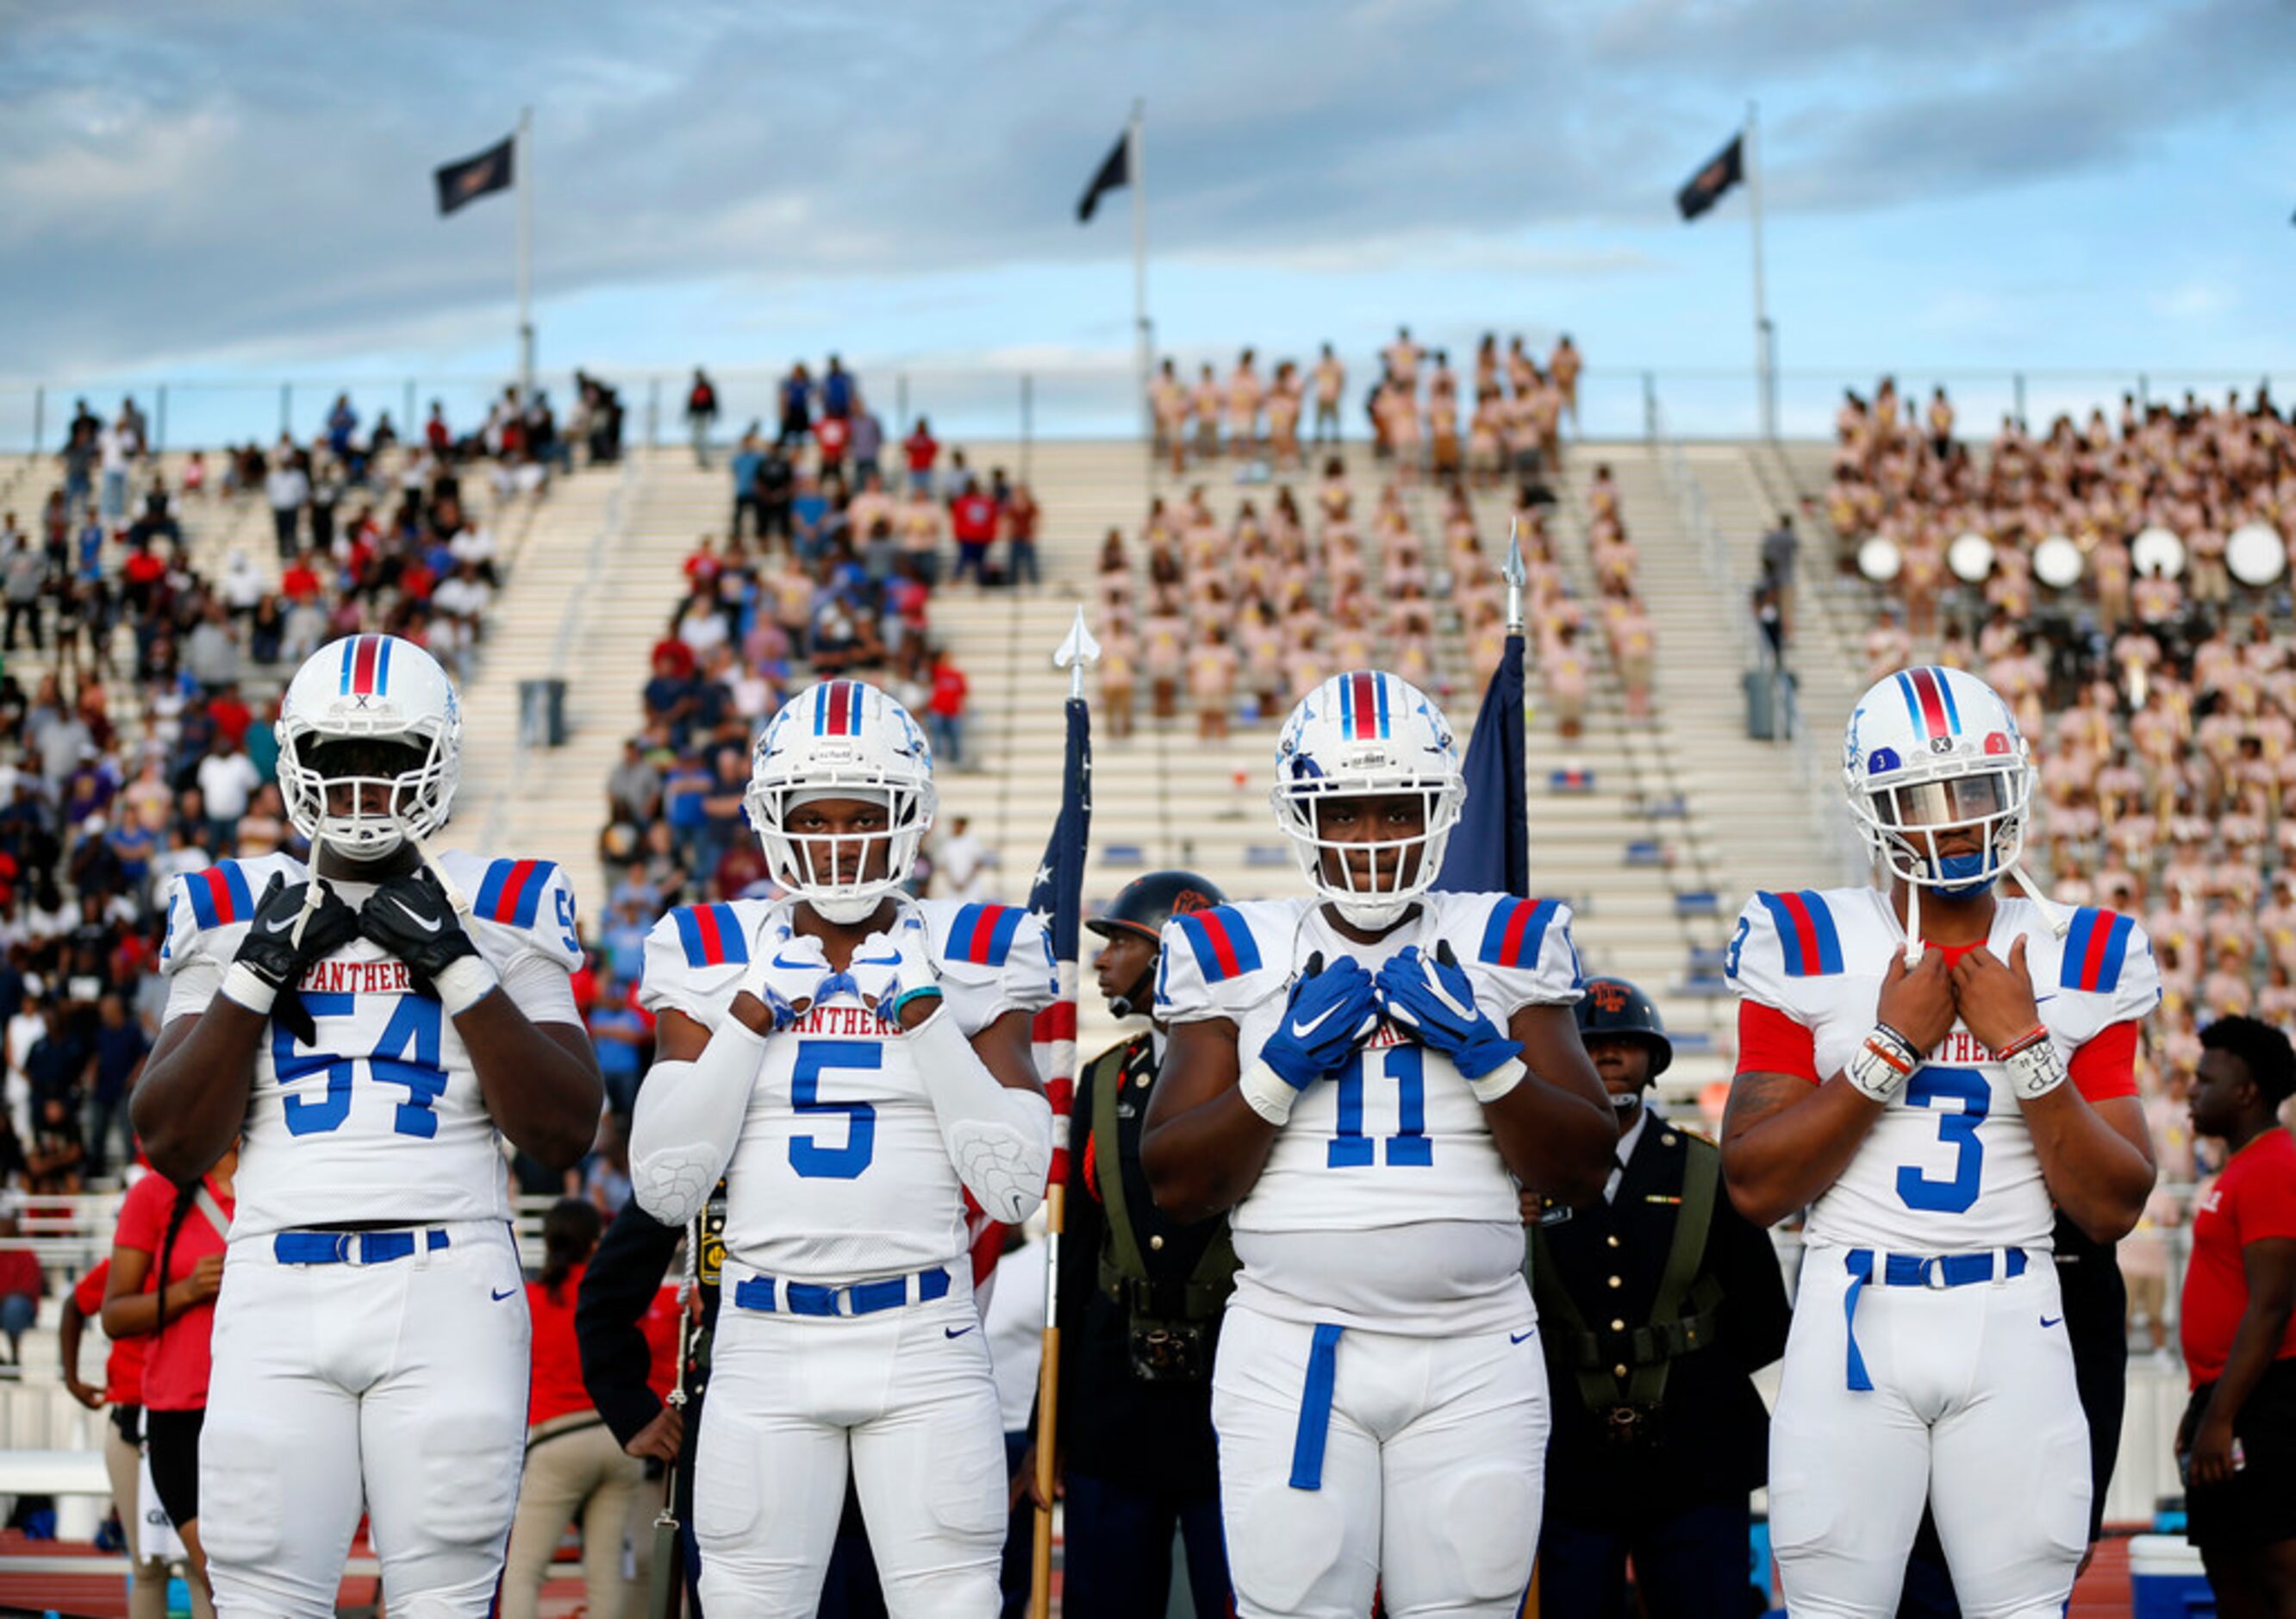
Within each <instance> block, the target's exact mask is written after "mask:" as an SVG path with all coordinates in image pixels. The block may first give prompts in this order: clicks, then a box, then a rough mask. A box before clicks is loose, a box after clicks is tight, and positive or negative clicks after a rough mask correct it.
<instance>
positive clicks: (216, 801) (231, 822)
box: [197, 732, 263, 859]
mask: <svg viewBox="0 0 2296 1619" xmlns="http://www.w3.org/2000/svg"><path fill="white" fill-rule="evenodd" d="M197 780H198V783H199V789H200V801H201V804H202V805H203V806H204V807H205V809H206V813H207V821H208V847H209V849H210V850H212V851H214V852H215V854H216V855H217V858H218V859H222V858H227V857H229V856H230V855H231V854H233V853H234V851H236V850H237V849H238V847H239V823H240V819H241V818H242V817H243V816H244V815H246V813H247V809H248V805H249V803H250V801H251V800H252V799H253V798H254V795H255V790H256V789H257V788H258V787H259V786H261V785H263V777H262V774H261V773H260V772H259V771H258V770H257V769H256V768H255V761H254V760H250V758H248V756H247V752H246V750H245V749H244V748H243V747H242V746H240V745H239V744H235V743H234V742H233V740H232V739H231V738H230V737H229V736H225V735H223V734H222V733H220V732H218V733H217V735H216V736H215V738H214V739H213V741H212V742H211V743H210V744H209V749H208V754H207V757H206V758H204V759H202V760H200V764H199V769H198V772H197Z"/></svg>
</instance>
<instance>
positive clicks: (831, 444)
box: [813, 416, 853, 461]
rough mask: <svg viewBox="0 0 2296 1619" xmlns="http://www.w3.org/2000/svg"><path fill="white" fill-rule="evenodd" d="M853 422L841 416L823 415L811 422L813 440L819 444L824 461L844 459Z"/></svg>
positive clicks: (851, 433) (851, 436)
mask: <svg viewBox="0 0 2296 1619" xmlns="http://www.w3.org/2000/svg"><path fill="white" fill-rule="evenodd" d="M852 439H853V423H850V422H848V421H847V420H846V419H845V418H844V417H843V416H824V417H822V418H821V420H820V421H818V422H816V423H814V424H813V440H814V442H815V443H816V444H818V445H819V446H821V458H822V459H823V460H824V461H842V460H844V459H845V447H846V446H847V445H848V444H849V443H850V442H851V441H852Z"/></svg>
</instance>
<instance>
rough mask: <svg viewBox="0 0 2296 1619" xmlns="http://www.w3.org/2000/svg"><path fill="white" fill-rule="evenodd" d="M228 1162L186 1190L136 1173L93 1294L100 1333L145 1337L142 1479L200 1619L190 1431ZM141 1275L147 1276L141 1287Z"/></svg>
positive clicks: (203, 1562) (203, 1565)
mask: <svg viewBox="0 0 2296 1619" xmlns="http://www.w3.org/2000/svg"><path fill="white" fill-rule="evenodd" d="M238 1166H239V1144H238V1142H237V1141H234V1142H233V1143H232V1145H231V1146H230V1147H229V1148H228V1149H227V1150H226V1151H225V1153H224V1155H223V1156H222V1157H221V1158H219V1159H217V1161H216V1163H215V1166H214V1167H213V1168H212V1169H210V1170H209V1171H208V1172H207V1174H206V1176H205V1177H204V1178H202V1179H201V1181H200V1182H199V1183H198V1184H196V1185H193V1186H189V1187H184V1188H177V1187H176V1186H175V1185H173V1184H172V1183H171V1182H169V1181H168V1179H166V1178H165V1177H164V1176H160V1175H146V1176H144V1177H143V1179H141V1180H139V1181H137V1182H136V1183H135V1185H134V1186H133V1187H131V1188H128V1192H127V1201H126V1202H125V1203H124V1204H122V1205H121V1206H120V1211H119V1230H118V1231H117V1232H116V1233H115V1234H114V1235H113V1237H112V1247H111V1279H110V1281H109V1282H108V1283H107V1284H106V1286H105V1290H104V1295H103V1330H104V1334H105V1335H106V1336H108V1337H111V1338H114V1339H119V1338H130V1337H144V1336H149V1337H150V1339H151V1347H150V1348H149V1349H148V1350H147V1351H146V1352H145V1357H144V1362H143V1420H144V1437H145V1441H146V1444H147V1448H148V1454H149V1459H150V1463H151V1468H152V1487H153V1489H154V1490H155V1491H157V1492H158V1493H159V1497H160V1505H161V1506H163V1507H164V1508H167V1513H168V1520H169V1522H171V1523H173V1524H175V1526H176V1533H177V1534H178V1535H180V1536H182V1537H183V1541H184V1550H185V1551H186V1552H187V1553H188V1554H189V1555H190V1558H191V1565H192V1576H193V1577H192V1607H193V1613H194V1614H196V1615H201V1619H212V1615H214V1612H215V1606H214V1598H213V1597H212V1596H211V1594H210V1593H209V1590H208V1574H207V1553H206V1550H205V1549H203V1548H202V1547H201V1543H200V1525H199V1516H200V1429H201V1426H202V1424H203V1423H204V1421H205V1418H206V1416H207V1403H208V1377H209V1370H210V1365H211V1363H210V1360H209V1335H210V1334H211V1333H212V1332H213V1330H214V1327H215V1297H216V1294H217V1292H219V1291H220V1290H221V1288H222V1286H223V1264H224V1248H225V1240H224V1239H225V1233H226V1232H228V1231H229V1230H230V1229H231V1215H232V1208H233V1203H232V1177H233V1175H234V1172H235V1171H237V1169H238ZM149 1278H157V1279H156V1281H155V1282H154V1285H153V1286H152V1287H150V1288H147V1287H146V1286H144V1283H145V1281H146V1280H147V1279H149Z"/></svg>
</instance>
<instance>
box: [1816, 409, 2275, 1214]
mask: <svg viewBox="0 0 2296 1619" xmlns="http://www.w3.org/2000/svg"><path fill="white" fill-rule="evenodd" d="M1955 428H1956V420H1955V416H1954V411H1953V406H1952V403H1951V401H1950V400H1949V399H1948V398H1947V397H1946V395H1945V393H1944V391H1943V390H1937V391H1935V392H1933V393H1932V394H1931V397H1930V398H1929V399H1928V400H1927V401H1926V402H1925V403H1922V404H1919V405H1917V404H1916V402H1915V400H1914V399H1912V398H1911V397H1910V396H1903V395H1900V393H1899V391H1898V388H1897V386H1896V385H1895V383H1894V382H1891V381H1890V379H1887V378H1885V379H1883V380H1882V383H1881V385H1880V387H1879V388H1878V389H1877V390H1875V392H1874V397H1873V398H1872V399H1865V398H1862V397H1860V396H1858V395H1857V394H1855V393H1852V394H1850V395H1849V397H1848V398H1847V399H1845V401H1844V403H1843V405H1842V407H1841V414H1840V416H1839V419H1838V423H1837V435H1836V436H1837V446H1836V450H1835V454H1834V461H1833V481H1832V485H1831V488H1830V489H1829V491H1828V494H1827V501H1826V504H1827V509H1828V514H1829V516H1830V517H1831V519H1832V522H1833V528H1834V530H1835V531H1836V532H1837V534H1839V535H1840V536H1841V538H1842V539H1843V540H1844V542H1845V546H1846V547H1851V548H1854V547H1856V546H1857V545H1858V544H1861V543H1863V542H1866V541H1867V540H1870V539H1871V538H1875V537H1879V538H1884V539H1887V540H1889V541H1890V542H1891V543H1892V545H1893V546H1894V547H1896V560H1897V561H1898V568H1897V571H1896V574H1895V577H1894V578H1893V579H1890V581H1889V582H1888V586H1887V588H1888V590H1889V593H1890V596H1891V597H1892V598H1893V599H1892V601H1891V603H1890V605H1889V606H1888V607H1887V608H1886V609H1885V610H1884V611H1883V612H1882V613H1881V614H1880V615H1879V616H1878V618H1877V621H1876V622H1875V624H1874V628H1873V629H1872V631H1871V632H1870V633H1869V635H1868V637H1867V639H1866V653H1867V658H1868V662H1869V666H1870V667H1869V673H1871V674H1872V675H1873V676H1874V678H1879V677H1880V676H1881V675H1882V674H1885V673H1887V672H1888V671H1890V670H1895V669H1898V668H1902V667H1904V666H1905V665H1906V664H1907V663H1908V662H1914V661H1915V660H1917V659H1934V660H1935V661H1937V662H1943V663H1946V664H1949V665H1952V666H1955V667H1958V668H1963V669H1967V670H1971V671H1972V672H1973V673H1976V674H1979V675H1981V676H1983V677H1984V678H1986V679H1987V680H1988V681H1989V682H1990V683H1991V684H1992V685H1993V686H1995V687H1996V688H1997V689H1998V690H1999V691H2000V692H2001V693H2002V694H2003V695H2004V697H2005V698H2006V699H2007V700H2008V701H2009V702H2010V703H2011V704H2012V705H2013V707H2014V709H2015V711H2016V712H2017V715H2018V720H2019V724H2020V725H2021V727H2022V728H2023V729H2024V731H2025V733H2026V736H2027V738H2028V740H2029V741H2030V744H2031V745H2032V748H2033V752H2034V759H2035V763H2036V765H2037V766H2038V770H2039V788H2038V808H2037V811H2036V814H2035V818H2034V829H2033V833H2032V842H2033V843H2034V844H2035V845H2036V846H2037V847H2036V854H2037V856H2038V859H2037V861H2036V864H2037V865H2038V867H2040V868H2041V869H2042V870H2043V871H2044V872H2046V874H2047V876H2048V883H2049V887H2050V890H2051V892H2053V893H2054V895H2055V896H2056V897H2057V898H2058V899H2060V900H2065V901H2068V902H2073V903H2079V904H2097V905H2104V906H2110V907H2112V908H2118V909H2121V910H2125V911H2128V912H2130V913H2132V914H2134V915H2136V916H2140V917H2142V918H2143V919H2144V924H2145V926H2146V929H2147V931H2148V932H2149V933H2150V934H2151V936H2152V939H2153V949H2154V952H2155V954H2156V956H2157V957H2158V959H2159V962H2160V966H2161V977H2162V980H2163V982H2164V984H2165V986H2166V994H2165V997H2164V999H2163V1002H2162V1006H2161V1013H2160V1015H2159V1016H2158V1018H2157V1019H2156V1020H2155V1021H2154V1023H2153V1038H2152V1040H2151V1041H2150V1042H2149V1049H2148V1051H2147V1052H2146V1054H2145V1056H2144V1058H2143V1059H2142V1060H2141V1061H2140V1072H2141V1076H2142V1079H2143V1082H2144V1088H2145V1091H2146V1095H2147V1097H2148V1098H2150V1101H2149V1105H2151V1106H2152V1108H2153V1111H2154V1114H2155V1118H2154V1122H2153V1128H2154V1138H2155V1140H2156V1142H2158V1143H2159V1144H2160V1146H2161V1166H2162V1179H2163V1181H2164V1183H2166V1184H2169V1185H2183V1186H2189V1185H2190V1184H2191V1183H2192V1182H2193V1181H2194V1176H2195V1173H2196V1172H2197V1171H2201V1170H2205V1169H2206V1168H2207V1167H2208V1165H2207V1163H2206V1161H2205V1158H2204V1157H2203V1159H2202V1161H2201V1162H2200V1163H2197V1164H2196V1163H2195V1159H2194V1142H2193V1138H2192V1136H2191V1132H2190V1130H2189V1127H2188V1126H2187V1125H2186V1123H2185V1118H2184V1113H2183V1097H2184V1094H2185V1088H2186V1087H2187V1086H2188V1085H2189V1082H2190V1079H2191V1074H2192V1071H2193V1065H2194V1062H2195V1061H2196V1060H2197V1058H2198V1056H2199V1051H2200V1044H2199V1038H2200V1037H2199V1031H2200V1029H2201V1027H2202V1025H2204V1024H2205V1023H2208V1022H2209V1021H2210V1020H2211V1019H2213V1018H2215V1017H2218V1016H2221V1015H2226V1014H2228V1013H2235V1012H2246V1013H2253V1014H2254V1015H2259V1016H2262V1017H2265V1018H2267V1019H2270V1020H2272V1021H2274V1022H2276V1023H2286V1022H2287V1021H2288V1020H2289V1019H2290V1017H2291V1016H2292V1015H2296V814H2292V813H2291V812H2290V809H2291V806H2292V804H2296V745H2292V744H2296V660H2292V659H2291V657H2290V655H2289V649H2290V643H2289V638H2288V633H2287V631H2288V608H2289V603H2288V598H2287V596H2286V595H2285V591H2284V585H2274V586H2272V587H2269V588H2249V587H2246V586H2243V585H2240V584H2238V583H2236V582H2235V580H2234V579H2233V578H2232V577H2231V575H2230V573H2229V572H2228V571H2227V569H2226V541H2227V538H2228V537H2229V536H2231V535H2232V534H2233V533H2234V532H2235V530H2238V529H2239V528H2240V527H2241V526H2242V525H2243V524H2246V523H2251V522H2262V523H2265V524H2267V525H2269V526H2270V527H2271V528H2273V529H2274V530H2277V531H2278V532H2279V533H2280V534H2281V535H2282V536H2285V535H2286V534H2287V533H2288V532H2289V530H2290V528H2291V525H2292V523H2296V423H2292V422H2291V421H2290V420H2289V418H2288V417H2286V416H2284V415H2283V414H2282V413H2281V412H2280V411H2279V410H2278V409H2277V408H2276V407H2275V406H2274V405H2273V403H2272V401H2271V399H2270V398H2269V396H2268V395H2267V393H2266V392H2265V391H2264V390H2261V389H2259V390H2258V391H2257V393H2256V394H2255V396H2254V397H2253V399H2251V400H2250V401H2248V402H2246V403H2243V401H2242V399H2240V398H2239V397H2238V396H2237V395H2235V396H2233V397H2231V398H2228V399H2226V400H2225V401H2224V402H2222V403H2221V404H2216V405H2210V404H2207V403H2203V402H2202V401H2200V400H2198V399H2194V397H2193V396H2191V395H2189V394H2187V395H2186V396H2185V399H2184V400H2183V402H2182V403H2181V404H2180V405H2177V406H2170V405H2168V404H2163V403H2152V404H2142V403H2140V402H2139V401H2137V400H2136V399H2134V398H2133V397H2128V396H2124V397H2123V399H2122V400H2121V402H2120V409H2119V412H2118V415H2117V420H2116V419H2115V418H2113V417H2111V416H2108V415H2107V414H2106V412H2105V411H2104V410H2103V409H2102V408H2099V409H2096V410H2094V411H2092V412H2091V413H2090V414H2089V415H2088V416H2087V420H2086V422H2077V421H2076V420H2074V419H2073V418H2072V417H2071V416H2060V417H2058V418H2057V419H2056V420H2055V421H2054V423H2051V425H2050V427H2049V429H2048V431H2046V433H2044V434H2041V435H2039V436H2038V437H2036V436H2034V435H2032V434H2031V433H2030V432H2029V431H2027V429H2026V428H2025V426H2024V424H2023V423H2020V422H2017V421H2015V420H2005V422H2004V423H2002V426H2001V429H2000V431H1998V433H1997V435H1996V436H1995V437H1994V439H1993V440H1992V442H1991V443H1990V444H1989V445H1985V446H1972V445H1971V444H1969V443H1967V442H1965V441H1964V440H1961V439H1959V438H1957V437H1956V432H1955ZM2153 527H2159V528H2163V529H2166V530H2168V531H2169V533H2171V534H2173V535H2174V536H2175V537H2176V538H2177V540H2178V541H2179V542H2181V545H2182V547H2183V551H2184V563H2183V566H2182V567H2181V568H2179V567H2177V566H2173V565H2162V566H2159V567H2156V568H2155V569H2154V570H2153V571H2150V572H2143V573H2140V572H2139V571H2138V569H2137V567H2136V562H2135V560H2134V557H2133V555H2132V551H2133V550H2137V551H2139V552H2141V548H2139V547H2135V545H2134V542H2135V541H2136V538H2137V537H2138V535H2139V534H2141V533H2142V532H2143V531H2144V530H2146V529H2148V528H2153ZM1968 533H1974V534H1977V535H1979V536H1980V537H1981V538H1983V539H1985V540H1986V541H1988V542H1989V547H1990V556H1989V559H1988V560H1989V568H1988V571H1986V572H1985V574H1984V576H1983V577H1982V578H1981V579H1977V580H1974V581H1964V580H1962V579H1959V578H1958V577H1957V576H1956V573H1955V572H1954V571H1953V570H1952V569H1951V567H1950V566H1949V564H1948V555H1947V554H1948V547H1949V546H1950V545H1951V544H1952V543H1953V541H1954V540H1955V539H1956V538H1957V537H1959V536H1961V535H1964V534H1968ZM2052 536H2062V537H2064V538H2068V539H2070V540H2071V542H2072V543H2073V545H2074V546H2075V547H2078V548H2079V553H2080V555H2081V557H2082V559H2083V566H2082V568H2081V571H2080V577H2079V579H2078V581H2077V582H2076V583H2075V584H2073V585H2072V586H2071V587H2067V588H2062V589H2052V588H2049V587H2048V586H2046V584H2044V583H2043V582H2042V581H2041V580H2040V579H2038V578H2037V577H2036V574H2035V570H2034V555H2035V551H2036V549H2037V547H2039V546H2040V545H2041V544H2042V542H2043V541H2044V540H2046V539H2047V538H2050V537H2052ZM1850 554H1852V552H1851V551H1849V550H1847V549H1846V551H1845V555H1850ZM1977 555H1979V556H1980V558H1982V557H1983V555H1984V553H1983V552H1982V551H1980V552H1978V553H1977ZM2169 561H2170V562H2171V563H2173V561H2174V559H2173V557H2171V558H2170V559H2169ZM2159 1213H2160V1216H2161V1218H2162V1219H2169V1220H2173V1219H2174V1218H2176V1217H2177V1211H2176V1209H2175V1207H2174V1205H2173V1200H2172V1199H2170V1200H2166V1202H2165V1203H2164V1207H2163V1209H2162V1210H2161V1211H2159ZM2142 1235H2143V1234H2142V1233H2140V1236H2142Z"/></svg>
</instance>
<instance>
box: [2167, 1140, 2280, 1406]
mask: <svg viewBox="0 0 2296 1619" xmlns="http://www.w3.org/2000/svg"><path fill="white" fill-rule="evenodd" d="M2268 1237H2296V1137H2292V1136H2291V1135H2290V1134H2289V1133H2288V1132H2287V1131H2286V1130H2281V1129H2278V1128H2274V1129H2271V1130H2266V1131H2265V1132H2264V1133H2263V1134H2262V1135H2260V1136H2259V1137H2258V1138H2256V1139H2255V1140H2253V1141H2251V1142H2250V1143H2249V1144H2248V1145H2247V1146H2243V1147H2242V1148H2241V1149H2240V1151H2238V1152H2236V1153H2235V1154H2234V1155H2232V1162H2231V1163H2227V1164H2226V1165H2225V1167H2224V1173H2223V1174H2221V1175H2218V1177H2217V1179H2216V1184H2215V1185H2214V1186H2211V1187H2210V1188H2209V1189H2208V1191H2207V1192H2206V1193H2205V1194H2204V1195H2203V1196H2202V1198H2201V1202H2200V1206H2199V1207H2198V1208H2196V1209H2195V1210H2194V1211H2193V1257H2192V1262H2191V1263H2190V1264H2188V1265H2187V1266H2186V1267H2185V1298H2184V1308H2183V1311H2182V1315H2183V1319H2182V1321H2181V1323H2180V1329H2181V1332H2182V1336H2183V1344H2184V1350H2185V1369H2186V1371H2187V1372H2188V1373H2189V1374H2190V1375H2191V1377H2192V1380H2193V1386H2194V1388H2198V1387H2200V1386H2201V1385H2202V1384H2203V1383H2214V1382H2215V1381H2216V1380H2217V1379H2218V1377H2223V1376H2224V1369H2225V1362H2226V1360H2230V1359H2231V1357H2232V1340H2233V1335H2234V1334H2235V1333H2236V1332H2238V1331H2239V1330H2240V1318H2241V1317H2242V1316H2243V1315H2244V1314H2246V1313H2247V1311H2248V1271H2247V1270H2246V1268H2245V1266H2244V1265H2243V1262H2242V1257H2241V1250H2242V1249H2243V1248H2244V1247H2246V1246H2247V1245H2249V1244H2250V1243H2254V1242H2263V1241H2265V1240H2266V1239H2267V1238H2268ZM2292 1356H2296V1321H2291V1322H2289V1324H2288V1330H2287V1331H2286V1332H2285V1333H2284V1334H2283V1335H2282V1336H2281V1339H2280V1349H2279V1352H2277V1353H2276V1354H2275V1355H2274V1356H2273V1359H2274V1360H2288V1359H2289V1358H2290V1357H2292Z"/></svg>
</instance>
